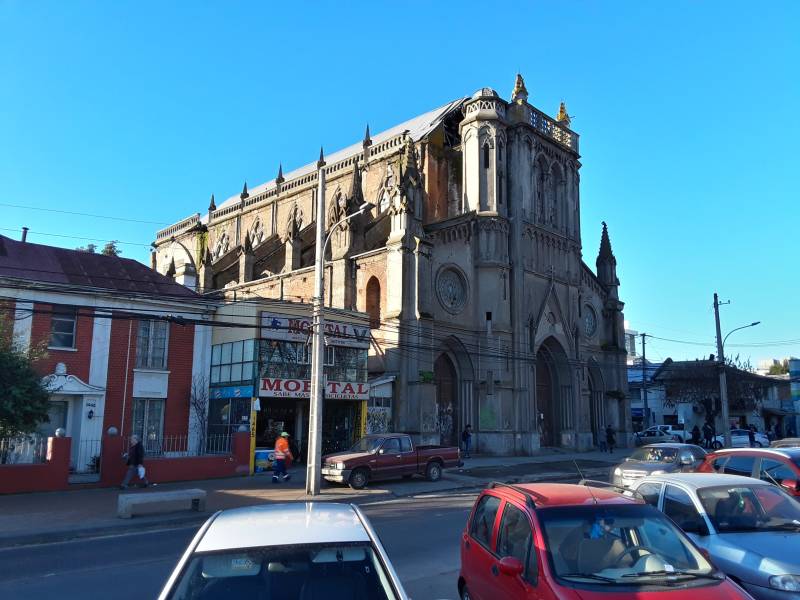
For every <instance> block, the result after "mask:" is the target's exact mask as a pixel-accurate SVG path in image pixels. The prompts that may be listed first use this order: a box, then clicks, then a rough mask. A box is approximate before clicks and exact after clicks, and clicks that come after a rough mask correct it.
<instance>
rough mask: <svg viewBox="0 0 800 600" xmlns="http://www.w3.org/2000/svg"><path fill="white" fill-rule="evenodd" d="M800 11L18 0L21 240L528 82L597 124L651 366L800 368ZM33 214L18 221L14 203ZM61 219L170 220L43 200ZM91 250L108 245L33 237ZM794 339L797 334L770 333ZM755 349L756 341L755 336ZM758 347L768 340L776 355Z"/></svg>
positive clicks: (630, 299) (649, 5)
mask: <svg viewBox="0 0 800 600" xmlns="http://www.w3.org/2000/svg"><path fill="white" fill-rule="evenodd" d="M798 23H800V3H798V2H794V1H784V2H781V1H778V2H773V3H770V5H769V7H768V8H764V7H758V6H757V5H756V4H753V3H746V2H732V1H725V2H675V1H673V2H669V3H667V2H568V1H566V0H565V1H562V2H520V3H514V2H511V3H503V4H497V3H486V2H452V3H449V2H379V1H373V2H364V3H354V2H315V3H310V2H309V3H303V2H291V3H289V2H284V3H274V2H238V1H237V2H222V1H219V2H199V1H198V2H188V1H187V2H177V1H176V2H143V1H137V2H124V1H117V2H113V3H112V2H101V1H99V0H98V1H95V2H80V1H74V2H56V1H51V2H44V1H42V2H31V1H28V0H0V76H1V77H2V83H1V84H0V85H2V87H0V140H2V143H0V228H2V229H0V233H2V234H4V235H13V236H16V235H18V234H17V233H13V232H11V231H9V230H8V229H14V230H18V229H19V228H20V227H22V226H23V225H27V226H28V227H30V229H31V231H32V232H42V233H50V234H60V235H70V236H81V237H90V238H99V239H111V238H113V239H118V240H122V241H125V242H137V243H139V244H140V245H128V244H123V245H122V246H121V247H122V249H123V252H124V255H125V256H128V257H132V258H137V259H139V260H142V261H147V260H148V258H147V257H148V250H147V247H146V245H147V244H149V243H150V242H151V241H152V240H153V238H154V232H155V230H156V229H158V228H160V226H161V225H160V224H161V223H163V224H169V223H172V222H175V221H177V220H179V219H181V218H183V217H185V216H187V215H189V214H192V213H194V212H198V211H204V210H205V209H206V207H207V206H208V199H209V196H210V194H211V193H212V192H213V193H215V194H216V197H217V199H218V200H219V199H221V198H225V197H227V196H229V195H231V194H234V193H236V192H238V191H239V190H240V189H241V186H242V182H243V181H244V180H247V182H248V183H249V184H250V185H251V186H254V185H256V184H258V183H261V182H263V181H266V180H268V179H271V178H273V177H274V176H275V174H276V172H277V170H278V163H279V162H282V163H283V166H284V170H285V171H286V170H291V169H292V168H295V167H298V166H300V165H302V164H305V163H307V162H310V161H312V160H314V159H315V158H316V154H317V152H318V149H319V146H320V144H324V146H325V147H326V148H327V149H329V150H331V151H333V150H335V149H337V148H341V147H343V146H345V145H347V144H350V143H353V142H355V141H358V140H360V139H361V137H362V135H363V131H364V125H365V123H366V122H369V124H370V127H371V129H372V131H373V132H377V131H380V130H382V129H385V128H388V127H390V126H392V125H394V124H396V123H398V122H400V121H402V120H405V119H408V118H410V117H413V116H415V115H416V114H419V113H421V112H425V111H427V110H429V109H432V108H434V107H436V106H439V105H441V104H444V103H445V102H447V101H449V100H452V99H454V98H456V97H458V96H462V95H468V94H470V93H472V92H473V91H474V90H475V89H476V88H478V87H482V86H492V87H494V88H496V89H497V90H498V92H499V93H500V94H501V95H502V96H503V97H506V98H508V96H509V95H510V92H511V89H512V87H513V82H514V74H515V73H516V72H517V71H520V72H521V73H522V74H523V75H524V76H525V80H526V84H527V87H528V90H529V92H530V101H531V102H532V103H533V104H534V105H535V106H537V107H538V108H540V109H542V110H544V111H545V112H548V113H550V114H553V115H554V114H555V113H556V109H557V106H558V102H559V101H560V100H562V99H563V100H566V102H567V104H568V108H569V111H570V113H572V114H573V115H574V117H575V118H574V120H573V127H574V128H575V130H576V131H577V132H578V133H580V135H581V153H582V159H581V160H582V163H583V168H582V170H581V183H582V188H581V199H582V224H583V245H584V259H585V260H586V261H587V262H588V263H589V264H590V265H592V266H593V265H594V259H595V257H596V253H597V248H598V244H599V237H600V221H601V220H606V221H607V222H608V224H609V230H610V233H611V240H612V244H613V247H614V252H615V254H616V256H617V260H618V263H619V276H620V279H621V283H622V286H621V289H620V293H621V296H622V299H623V300H624V301H625V302H626V311H625V312H626V318H627V319H628V320H629V322H630V324H631V326H632V327H634V328H636V329H638V330H639V331H640V332H641V331H646V332H647V333H650V334H652V335H655V336H658V337H661V338H671V339H676V340H683V341H697V342H706V343H708V344H709V346H708V347H703V346H696V345H690V344H682V343H675V342H668V341H664V340H658V339H653V340H650V341H649V343H648V350H649V352H648V356H649V357H650V356H652V357H653V358H654V359H662V358H666V357H667V356H672V357H673V358H695V357H697V356H700V355H703V354H706V353H710V352H713V351H714V348H713V343H714V322H713V312H712V310H711V302H712V294H713V292H714V291H718V292H719V293H720V295H721V297H722V298H724V299H729V300H731V301H732V302H731V304H730V305H727V306H725V307H724V308H723V309H722V310H723V312H722V318H723V330H725V331H727V330H730V329H732V328H734V327H736V326H739V325H742V324H745V323H749V322H751V321H755V320H761V321H762V324H761V325H759V326H758V327H755V328H752V329H749V330H745V331H742V332H739V333H736V334H734V336H732V337H731V338H730V340H729V342H728V347H727V349H728V353H731V352H740V353H741V355H742V356H743V357H751V358H752V360H753V362H755V361H756V360H758V359H759V358H765V357H773V356H775V357H782V356H786V355H790V354H794V355H800V322H799V321H800V320H799V319H798V316H797V301H796V298H797V297H798V287H799V286H800V283H798V279H797V269H796V266H795V265H796V260H797V259H796V258H791V257H793V256H795V255H797V252H798V247H797V239H798V238H797V229H798V225H800V223H798V216H799V215H800V210H799V209H798V208H797V205H798V193H797V187H796V185H794V184H795V182H794V177H795V176H796V173H797V171H798V169H797V167H796V161H797V152H796V150H793V148H795V142H796V140H797V139H798V138H800V118H799V117H798V114H797V110H798V107H800V68H799V67H798V65H800V41H798V40H800V36H798V34H797V26H798ZM10 204H15V205H24V206H27V207H28V208H24V209H18V208H12V207H9V206H8V205H10ZM33 207H36V208H47V209H57V210H68V211H73V212H81V213H90V214H101V215H108V216H116V217H123V218H127V219H134V220H144V221H153V222H155V223H136V222H127V221H117V220H107V219H100V218H96V217H85V216H79V215H68V214H61V213H55V212H47V211H41V210H34V209H33ZM30 239H31V240H32V241H37V242H41V243H51V244H56V245H63V246H67V247H74V246H77V245H83V244H86V243H87V240H82V239H69V238H58V237H50V236H44V235H41V234H37V233H31V235H30ZM781 340H797V341H798V342H797V343H786V344H767V345H761V344H763V343H765V342H775V341H781ZM737 343H738V344H748V346H741V347H736V346H735V345H734V344H737ZM753 344H755V345H753Z"/></svg>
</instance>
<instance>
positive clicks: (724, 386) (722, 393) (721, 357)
mask: <svg viewBox="0 0 800 600" xmlns="http://www.w3.org/2000/svg"><path fill="white" fill-rule="evenodd" d="M714 319H715V320H716V324H717V362H718V363H719V401H720V404H721V406H722V427H723V431H722V434H723V435H724V436H725V447H728V448H729V447H730V445H731V424H730V415H729V414H728V376H727V374H726V372H725V354H724V349H723V344H722V329H721V327H720V324H719V296H717V293H716V292H714Z"/></svg>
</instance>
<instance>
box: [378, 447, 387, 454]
mask: <svg viewBox="0 0 800 600" xmlns="http://www.w3.org/2000/svg"><path fill="white" fill-rule="evenodd" d="M378 454H386V449H385V448H381V449H380V450H378Z"/></svg>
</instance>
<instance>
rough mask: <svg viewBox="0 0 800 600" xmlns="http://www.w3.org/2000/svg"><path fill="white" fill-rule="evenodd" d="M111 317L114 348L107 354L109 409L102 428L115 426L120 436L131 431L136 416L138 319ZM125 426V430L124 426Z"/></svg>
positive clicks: (111, 345) (106, 410) (107, 406)
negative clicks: (135, 381)
mask: <svg viewBox="0 0 800 600" xmlns="http://www.w3.org/2000/svg"><path fill="white" fill-rule="evenodd" d="M113 316H114V317H116V318H112V320H111V340H110V348H111V351H110V352H109V355H108V380H107V384H106V408H105V418H104V419H103V431H104V432H105V431H107V430H108V428H109V427H116V428H117V430H119V431H120V433H121V435H123V436H127V435H130V432H131V424H132V423H131V420H132V417H133V367H134V366H135V365H136V332H137V326H138V321H135V320H129V319H123V318H119V317H120V316H121V315H120V314H119V313H114V315H113ZM126 363H130V364H129V365H128V386H127V393H126V392H125V367H126ZM123 403H124V404H125V413H126V414H125V420H124V425H123V419H122V405H123ZM122 427H124V431H123V430H122V429H121V428H122Z"/></svg>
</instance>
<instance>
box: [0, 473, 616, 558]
mask: <svg viewBox="0 0 800 600" xmlns="http://www.w3.org/2000/svg"><path fill="white" fill-rule="evenodd" d="M607 474H608V469H607V468H602V469H601V468H592V469H586V470H584V476H586V478H587V479H592V478H598V477H602V478H605V477H606V476H607ZM444 475H445V476H444V477H443V479H442V480H440V481H443V482H444V481H452V485H447V486H444V487H437V489H433V490H424V489H420V490H416V491H406V492H395V491H392V490H387V492H386V493H385V494H379V493H373V494H342V495H340V496H339V495H331V497H329V498H325V500H324V501H330V502H351V503H353V504H361V503H379V502H383V501H389V500H396V499H399V498H408V497H412V496H413V497H417V496H425V495H427V494H441V493H442V492H452V491H455V490H481V489H483V488H485V487H487V486H488V485H489V484H491V483H492V482H500V483H508V484H516V483H537V482H542V481H548V482H554V483H559V482H562V483H563V482H569V481H574V480H575V479H577V474H576V473H574V472H554V473H546V474H541V475H529V476H511V477H494V478H488V479H487V478H480V479H478V478H475V477H469V476H467V475H458V474H456V473H452V472H450V471H445V474H444ZM304 499H305V498H304V494H303V492H302V490H300V489H298V494H297V496H295V497H293V498H286V499H281V500H275V502H299V501H303V500H304ZM268 502H273V501H271V500H270V501H268ZM255 505H257V503H254V504H252V505H251V506H255ZM216 510H217V509H214V510H209V511H206V512H203V513H191V514H188V515H175V514H168V515H164V516H161V517H155V518H154V517H150V516H144V517H134V518H133V519H130V520H124V521H123V520H120V522H119V523H118V524H114V525H104V526H97V527H86V528H82V529H68V530H55V531H45V532H38V533H33V534H29V535H14V536H7V537H6V536H0V551H2V550H7V549H10V548H18V547H21V546H37V545H42V544H55V543H62V542H69V541H74V540H80V539H93V538H100V537H107V536H113V535H126V534H132V533H147V532H148V531H156V530H160V529H179V528H182V527H188V526H190V525H198V526H199V525H200V524H201V523H203V522H204V521H205V520H206V519H208V518H209V517H210V516H211V515H212V514H214V513H215V512H216Z"/></svg>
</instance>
